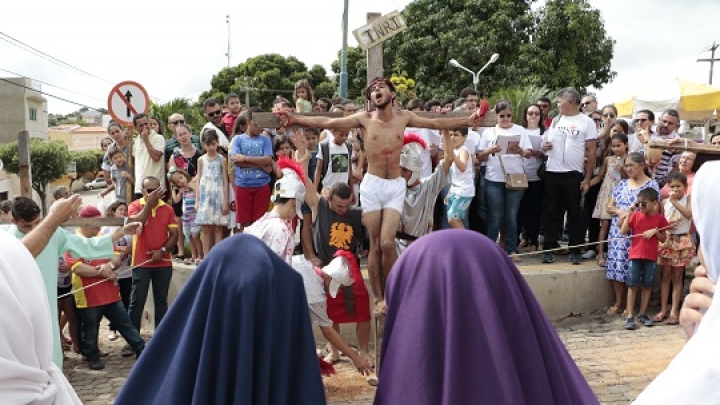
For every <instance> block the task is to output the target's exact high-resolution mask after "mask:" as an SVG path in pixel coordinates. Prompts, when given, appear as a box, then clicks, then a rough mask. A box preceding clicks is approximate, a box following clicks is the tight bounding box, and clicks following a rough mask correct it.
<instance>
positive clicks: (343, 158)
mask: <svg viewBox="0 0 720 405" xmlns="http://www.w3.org/2000/svg"><path fill="white" fill-rule="evenodd" d="M348 149H349V148H348V146H347V145H346V144H342V145H338V144H336V143H335V142H331V143H329V144H328V151H329V152H330V156H329V158H328V157H326V156H323V148H318V154H317V158H318V159H320V160H322V161H323V173H327V174H326V175H325V178H323V180H322V185H323V187H324V188H330V187H332V186H333V184H335V183H348V181H349V179H350V177H349V176H350V155H351V151H350V150H348ZM328 165H330V166H329V168H330V170H327V168H328Z"/></svg>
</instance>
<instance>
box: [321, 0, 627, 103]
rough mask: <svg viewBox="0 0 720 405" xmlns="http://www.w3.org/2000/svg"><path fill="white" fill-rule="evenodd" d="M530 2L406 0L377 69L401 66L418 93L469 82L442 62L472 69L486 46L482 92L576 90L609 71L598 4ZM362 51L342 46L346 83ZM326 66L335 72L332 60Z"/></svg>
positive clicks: (609, 52) (353, 77)
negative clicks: (401, 22)
mask: <svg viewBox="0 0 720 405" xmlns="http://www.w3.org/2000/svg"><path fill="white" fill-rule="evenodd" d="M533 3H534V1H533V0H496V1H493V2H479V1H476V0H452V1H447V0H416V1H413V2H412V3H410V4H409V5H408V6H407V7H406V8H405V10H403V17H404V18H405V21H406V23H407V26H408V28H407V30H406V31H405V32H403V33H402V34H400V35H397V36H395V37H393V38H390V39H389V40H387V41H386V42H384V43H383V54H384V55H383V57H384V66H385V75H386V76H389V75H390V74H392V73H397V72H403V71H404V72H407V74H408V76H409V77H412V78H414V79H415V80H416V81H417V86H416V92H417V93H418V95H419V96H420V97H421V98H424V99H426V100H427V99H429V98H431V97H440V96H443V95H446V94H457V93H458V92H459V90H460V89H462V88H464V87H471V86H472V84H473V82H472V75H471V74H470V73H468V72H466V71H464V70H461V69H459V68H456V67H452V66H450V65H449V61H450V59H456V60H457V61H458V62H459V63H460V64H462V65H463V66H465V67H467V68H468V69H470V70H472V71H474V72H477V71H478V70H479V69H480V68H481V67H482V66H484V65H485V64H486V63H487V61H488V60H489V59H490V57H491V55H492V54H493V53H499V54H500V58H499V60H498V61H497V62H496V63H495V64H492V65H490V66H488V68H487V69H486V70H484V71H483V72H482V73H481V74H480V80H479V82H480V84H479V86H478V90H480V91H484V92H485V93H486V94H491V93H493V92H494V91H497V90H498V89H502V88H505V89H507V88H512V87H525V86H537V87H543V86H546V87H548V88H550V89H557V88H560V87H566V86H573V87H576V88H578V89H580V90H584V89H585V88H586V87H587V86H591V85H592V86H594V87H598V88H599V87H601V86H602V85H603V84H605V83H608V82H610V81H611V80H612V79H613V78H614V76H615V72H613V71H612V70H611V68H610V61H611V60H612V56H613V47H614V44H615V41H614V40H612V39H611V38H609V37H608V36H607V33H606V31H605V27H604V23H603V21H602V18H601V16H600V12H599V11H598V10H595V9H593V8H592V7H591V6H590V4H589V3H588V2H587V0H548V1H547V2H546V3H545V5H544V6H542V7H540V8H539V9H538V10H536V11H533V10H532V8H531V5H532V4H533ZM338 58H339V57H338ZM365 58H366V54H365V52H363V51H362V50H360V48H354V49H351V50H350V52H349V53H348V72H349V77H350V80H349V82H350V89H351V90H353V91H358V90H362V89H363V88H364V85H365V74H366V73H365V70H364V69H365V66H366V59H365ZM332 67H333V71H334V72H335V73H339V69H340V63H339V61H336V62H334V63H333V65H332ZM359 67H362V68H363V70H362V71H360V69H359Z"/></svg>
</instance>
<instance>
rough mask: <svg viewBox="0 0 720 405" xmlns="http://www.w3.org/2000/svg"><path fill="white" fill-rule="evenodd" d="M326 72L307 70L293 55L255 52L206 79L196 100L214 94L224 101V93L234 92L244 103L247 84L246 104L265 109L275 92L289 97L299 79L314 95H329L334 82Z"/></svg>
mask: <svg viewBox="0 0 720 405" xmlns="http://www.w3.org/2000/svg"><path fill="white" fill-rule="evenodd" d="M326 75H327V72H326V71H325V68H323V67H322V66H320V65H314V66H313V67H312V68H310V69H309V70H308V68H307V66H306V65H305V64H304V63H303V62H301V61H300V60H298V59H297V58H296V57H294V56H288V57H287V58H286V57H284V56H282V55H279V54H276V53H273V54H265V55H258V56H254V57H252V58H249V59H248V60H246V61H245V62H243V63H241V64H239V65H238V66H233V67H229V68H224V69H222V70H221V71H220V72H218V74H216V75H214V76H213V78H212V80H211V81H210V85H211V89H210V90H208V91H205V92H203V93H202V94H201V95H200V100H198V101H199V103H200V104H201V103H202V102H203V101H204V100H206V99H207V98H210V97H214V98H216V99H218V101H222V102H224V101H225V97H226V96H227V95H228V94H230V93H236V94H238V95H239V96H240V100H242V101H243V102H244V100H245V96H244V93H245V92H244V88H245V87H250V88H251V89H252V90H251V91H250V105H253V106H260V107H263V108H266V109H269V108H270V107H271V106H272V102H273V99H275V97H276V96H277V95H280V96H282V97H285V98H287V99H288V100H292V93H293V89H294V87H295V83H297V82H298V81H299V80H302V79H307V80H308V81H309V82H310V85H311V86H312V87H313V89H314V90H315V96H316V97H320V96H323V97H328V96H329V97H332V96H333V93H334V89H335V84H334V83H332V82H331V81H330V80H329V79H328V78H327V77H326ZM246 78H247V79H248V80H247V81H246Z"/></svg>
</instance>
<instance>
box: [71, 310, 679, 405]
mask: <svg viewBox="0 0 720 405" xmlns="http://www.w3.org/2000/svg"><path fill="white" fill-rule="evenodd" d="M651 313H653V312H651ZM622 326H623V321H622V319H621V318H619V317H613V318H610V317H607V316H605V315H586V316H582V317H573V318H567V319H564V320H561V321H558V322H556V328H557V331H558V333H559V335H560V337H561V338H562V340H563V342H564V343H565V345H566V346H567V348H568V350H569V351H570V354H571V355H572V357H573V358H574V359H575V361H576V362H577V364H578V366H579V367H580V370H581V371H582V372H583V374H584V375H585V377H586V378H587V379H588V381H589V382H590V385H591V386H592V388H593V390H594V391H595V394H596V395H597V396H598V398H599V399H600V401H601V402H602V403H603V404H612V405H615V404H627V403H629V402H630V401H632V400H633V399H634V398H635V397H636V396H637V395H638V394H639V393H640V392H641V391H642V390H643V389H644V388H645V387H646V386H647V384H648V383H649V382H650V381H652V380H653V379H654V378H655V376H656V375H657V374H658V373H660V372H661V371H662V370H663V369H665V367H666V366H667V364H668V363H669V362H670V360H671V359H672V358H673V357H674V356H675V355H676V354H677V353H678V351H680V349H681V348H682V346H683V344H684V343H685V337H684V334H683V333H682V330H681V329H680V327H678V326H666V325H663V324H661V325H656V326H655V327H652V328H645V327H642V326H641V327H639V328H638V329H637V330H635V331H626V330H625V329H623V327H622ZM100 330H101V342H100V345H101V348H102V349H103V350H104V351H108V352H110V355H109V356H108V357H107V358H106V359H105V364H106V366H105V369H104V370H101V371H92V370H90V369H88V367H87V365H86V364H85V363H83V362H82V361H81V359H80V357H79V355H76V354H73V353H69V354H68V359H67V360H66V361H65V373H66V375H68V376H69V378H70V382H71V383H72V385H73V387H74V388H75V391H76V392H77V393H78V395H79V396H80V399H81V400H82V401H83V403H85V404H87V405H100V404H102V405H106V404H112V401H113V399H114V398H115V396H116V395H117V393H118V392H119V391H120V388H121V387H122V385H123V383H124V381H125V378H126V376H127V374H128V373H129V372H130V369H131V368H132V366H133V365H134V364H135V359H134V358H132V357H131V358H123V357H120V350H121V349H122V346H123V344H124V341H123V340H122V338H120V339H118V340H116V341H114V342H110V341H108V340H107V325H106V324H103V325H102V326H101V329H100ZM145 337H146V338H147V335H146V336H145ZM336 368H337V370H338V374H337V375H336V376H333V377H330V378H325V385H326V391H327V394H328V403H329V404H331V405H367V404H372V398H373V396H374V394H375V388H373V387H370V386H369V385H368V384H367V383H365V379H364V378H362V377H361V376H359V375H358V374H357V373H356V372H355V371H354V370H353V369H352V364H351V363H340V364H338V365H336Z"/></svg>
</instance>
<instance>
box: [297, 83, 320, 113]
mask: <svg viewBox="0 0 720 405" xmlns="http://www.w3.org/2000/svg"><path fill="white" fill-rule="evenodd" d="M293 99H295V110H296V111H297V112H299V113H309V112H312V106H313V103H315V95H314V94H313V89H312V87H311V86H310V82H308V81H307V80H305V79H302V80H300V81H298V82H297V83H295V91H293Z"/></svg>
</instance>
